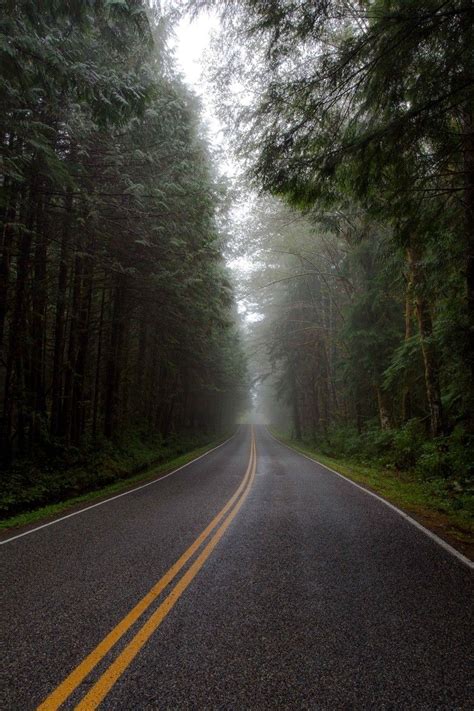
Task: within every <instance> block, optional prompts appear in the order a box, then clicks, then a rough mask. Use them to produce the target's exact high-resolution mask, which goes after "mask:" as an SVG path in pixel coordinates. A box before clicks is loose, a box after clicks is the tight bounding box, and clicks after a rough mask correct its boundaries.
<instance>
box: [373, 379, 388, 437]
mask: <svg viewBox="0 0 474 711" xmlns="http://www.w3.org/2000/svg"><path fill="white" fill-rule="evenodd" d="M375 390H376V394H377V405H378V412H379V421H380V427H381V429H382V430H384V431H387V430H389V429H390V428H391V426H392V422H391V418H390V410H389V408H388V406H387V401H386V397H385V393H384V392H383V390H382V388H381V387H380V386H376V388H375Z"/></svg>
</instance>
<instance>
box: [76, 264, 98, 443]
mask: <svg viewBox="0 0 474 711" xmlns="http://www.w3.org/2000/svg"><path fill="white" fill-rule="evenodd" d="M92 279H93V265H92V259H91V256H90V255H89V256H88V257H86V258H85V260H84V265H83V270H82V284H81V296H80V306H79V311H78V320H77V353H76V359H75V363H74V380H73V389H72V408H71V409H72V412H71V443H72V444H74V445H76V446H78V445H79V444H80V443H81V439H82V436H83V434H84V430H85V420H86V402H85V400H86V398H85V396H84V390H85V377H86V367H87V358H88V354H89V333H90V312H91V301H92Z"/></svg>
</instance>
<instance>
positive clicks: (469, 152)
mask: <svg viewBox="0 0 474 711" xmlns="http://www.w3.org/2000/svg"><path fill="white" fill-rule="evenodd" d="M473 113H474V110H473V108H472V106H470V107H469V108H468V109H466V110H465V111H464V120H463V138H462V144H463V162H464V210H465V214H464V224H465V243H466V296H467V337H466V365H467V368H468V372H469V375H470V392H469V397H468V409H469V411H470V425H471V429H472V430H473V431H474V116H473Z"/></svg>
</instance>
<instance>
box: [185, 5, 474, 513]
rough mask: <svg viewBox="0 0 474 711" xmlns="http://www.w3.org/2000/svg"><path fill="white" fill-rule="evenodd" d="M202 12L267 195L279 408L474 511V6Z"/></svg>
mask: <svg viewBox="0 0 474 711" xmlns="http://www.w3.org/2000/svg"><path fill="white" fill-rule="evenodd" d="M189 5H190V6H191V8H193V9H194V12H199V11H202V10H203V9H207V11H209V10H213V11H215V12H218V13H219V15H220V16H221V22H222V32H221V33H220V36H219V37H218V38H217V39H216V40H215V46H214V51H213V61H212V66H211V68H210V69H209V71H208V75H209V80H210V81H211V82H212V84H213V86H214V87H215V94H216V99H215V100H216V102H217V105H218V109H219V114H220V117H221V119H222V120H223V121H224V122H225V123H226V125H227V126H228V128H229V134H230V135H231V136H232V141H233V145H234V150H235V151H236V153H237V155H239V157H240V160H241V161H242V164H243V165H244V166H245V170H246V176H247V180H249V185H250V188H251V189H252V190H253V191H254V192H253V199H252V201H251V205H250V206H249V205H248V202H247V208H246V209H243V210H242V211H241V213H240V223H239V224H238V228H237V238H236V239H237V245H236V249H237V253H239V254H241V255H243V254H245V250H247V251H248V250H249V249H250V250H251V252H252V255H253V261H252V265H251V267H250V268H248V269H246V270H245V269H244V271H243V284H242V289H241V291H242V295H243V298H244V302H245V303H246V306H247V308H248V310H249V312H250V313H251V314H252V319H251V324H250V327H249V328H250V341H249V344H251V345H249V358H250V362H251V371H252V372H253V375H254V380H253V382H254V390H255V391H256V393H257V394H256V397H257V398H258V400H259V402H260V405H259V407H260V409H261V411H262V412H263V416H264V418H265V420H266V421H269V422H272V423H274V425H275V426H276V427H277V428H278V430H279V431H280V432H285V431H286V432H287V434H288V436H289V437H292V438H293V439H294V440H296V441H305V442H307V443H310V444H311V446H312V447H313V449H314V448H315V449H316V451H317V452H319V453H323V454H327V455H329V456H331V457H342V458H344V457H345V458H349V459H351V458H352V459H355V460H358V461H359V462H366V463H367V462H368V463H376V464H378V465H379V466H383V467H389V468H391V469H393V470H394V471H397V472H400V471H411V472H415V473H416V476H417V477H418V479H419V480H420V481H421V482H422V485H424V484H423V482H425V484H426V486H427V487H428V486H430V482H431V483H432V482H433V481H434V482H436V486H437V487H438V488H439V489H443V491H444V492H448V493H447V496H448V497H452V500H453V501H454V506H458V507H460V508H462V507H463V506H467V505H468V504H467V502H468V500H469V501H471V504H470V506H471V509H472V493H473V473H474V471H473V470H474V123H473V119H474V60H473V58H474V5H473V3H472V2H471V0H446V1H444V0H423V1H422V2H420V1H419V0H398V1H397V0H365V1H364V0H360V1H352V0H317V1H312V2H309V1H305V0H302V1H301V2H293V1H292V0H276V1H275V2H265V1H264V0H262V1H260V0H241V1H240V2H238V1H235V2H233V1H232V0H224V2H220V1H219V2H213V1H212V0H202V1H201V0H195V1H194V2H191V3H188V6H189ZM244 202H245V201H244ZM239 250H240V252H239Z"/></svg>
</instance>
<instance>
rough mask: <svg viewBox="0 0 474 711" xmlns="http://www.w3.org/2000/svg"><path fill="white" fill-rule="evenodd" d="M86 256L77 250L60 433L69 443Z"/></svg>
mask: <svg viewBox="0 0 474 711" xmlns="http://www.w3.org/2000/svg"><path fill="white" fill-rule="evenodd" d="M83 271H84V257H83V255H82V254H81V253H79V252H76V256H75V259H74V278H73V285H72V299H71V320H70V327H69V343H68V352H67V362H66V377H65V383H64V398H63V407H62V413H61V424H60V433H61V435H62V436H63V437H64V438H65V440H66V443H67V444H69V443H70V440H71V434H72V428H73V424H72V419H73V411H74V381H75V378H76V359H77V349H78V338H79V325H80V310H81V301H82V275H83Z"/></svg>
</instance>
